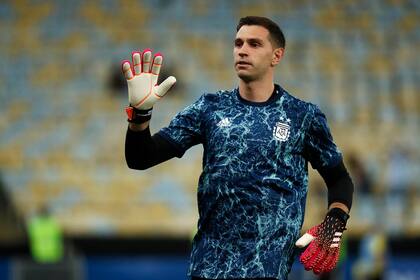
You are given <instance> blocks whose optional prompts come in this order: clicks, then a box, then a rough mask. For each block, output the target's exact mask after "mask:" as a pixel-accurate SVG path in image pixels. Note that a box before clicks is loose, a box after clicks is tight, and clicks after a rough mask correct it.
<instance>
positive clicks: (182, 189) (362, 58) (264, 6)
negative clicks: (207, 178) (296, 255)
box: [0, 0, 420, 280]
mask: <svg viewBox="0 0 420 280" xmlns="http://www.w3.org/2000/svg"><path fill="white" fill-rule="evenodd" d="M246 15H262V16H267V17H269V18H272V19H273V20H275V21H276V22H277V23H278V24H279V25H280V27H281V28H282V30H284V32H285V36H286V40H287V41H288V46H286V52H285V56H284V59H283V61H282V63H281V64H280V65H279V69H278V71H277V72H278V73H277V74H278V76H277V78H276V81H277V82H279V83H280V84H281V85H282V86H283V87H284V88H285V89H286V90H288V91H290V92H292V93H293V94H295V95H296V96H297V97H299V98H302V99H304V100H307V101H310V102H313V103H316V104H318V105H319V106H320V108H321V110H322V111H323V112H325V114H326V116H327V118H328V123H329V124H330V126H331V130H332V134H333V135H334V137H335V139H334V140H335V142H336V143H337V144H338V145H339V146H340V148H342V150H343V153H344V159H345V161H346V164H347V165H348V166H349V172H350V175H351V176H352V178H353V180H354V182H355V186H356V189H355V198H354V204H353V207H352V211H351V218H350V220H349V226H348V228H349V229H350V230H349V231H348V232H347V234H348V237H349V238H348V243H347V244H348V247H347V262H346V265H345V266H344V267H343V268H344V273H343V279H352V278H353V279H356V278H355V277H356V275H355V274H354V275H353V276H352V273H351V271H355V270H353V267H354V262H355V261H356V260H358V259H359V258H360V257H362V255H368V254H365V253H362V252H365V250H364V249H363V250H362V249H360V250H359V248H361V247H364V248H368V247H369V246H371V245H369V246H364V245H361V244H374V243H380V242H377V241H373V240H378V237H373V236H380V235H381V234H383V235H385V236H386V240H387V241H386V244H387V246H386V247H387V250H386V252H387V258H386V262H385V264H384V274H383V278H384V279H392V280H395V279H403V277H405V278H404V279H420V271H419V269H418V263H420V253H419V252H420V242H419V239H420V141H418V139H420V63H419V46H420V2H419V1H416V0H366V1H357V0H343V1H332V0H320V1H306V0H293V1H292V0H290V1H277V0H265V1H257V0H246V1H245V0H235V1H224V0H214V1H205V0H196V1H192V0H191V1H189V0H175V1H166V0H161V1H148V0H143V1H141V0H138V1H137V0H128V1H120V0H93V1H82V0H73V1H52V0H45V1H38V0H14V1H11V0H5V1H1V2H0V113H1V118H0V170H1V175H2V179H3V188H2V191H1V193H0V226H1V230H0V279H7V280H9V279H17V278H12V277H16V275H17V274H18V273H19V272H18V271H17V270H16V267H19V265H16V264H17V263H19V260H22V259H25V258H29V257H30V256H31V251H30V245H29V243H27V238H26V237H27V236H28V232H25V226H24V224H25V223H24V222H23V221H28V219H29V218H30V217H31V216H32V214H33V213H34V211H39V210H40V209H41V206H42V205H48V208H49V211H50V214H51V215H52V216H53V217H54V218H55V219H56V221H57V223H58V224H59V227H60V228H61V230H62V234H63V236H66V238H67V237H68V238H69V240H70V241H71V243H72V244H73V245H74V248H75V250H76V251H77V252H78V254H80V255H81V256H82V257H81V259H82V260H81V261H80V266H78V267H79V268H80V271H81V273H79V274H78V275H81V276H80V277H82V278H84V279H87V280H89V279H105V280H107V279H149V280H158V279H159V280H160V279H173V280H177V279H185V271H186V268H187V266H188V264H187V259H188V256H187V254H188V251H189V249H188V246H189V244H190V242H189V237H190V235H191V232H192V231H194V228H195V226H196V223H197V216H196V213H197V209H196V196H195V195H196V186H197V178H198V176H199V173H200V170H201V155H202V148H201V147H197V148H195V149H194V150H193V151H191V152H189V153H188V154H186V155H185V156H184V157H183V158H182V159H180V160H175V161H171V162H167V163H165V164H164V165H162V166H158V167H155V168H153V169H151V170H150V171H148V172H134V171H131V170H129V169H128V168H127V166H126V164H125V160H124V137H122V135H124V134H125V131H126V129H127V123H126V116H125V112H124V107H125V106H126V105H127V96H126V95H125V92H126V91H125V89H124V88H121V87H124V86H125V84H124V83H122V84H121V81H124V78H123V77H122V75H121V76H119V75H120V74H119V73H120V70H121V69H120V67H121V65H120V62H121V60H123V59H128V58H129V57H127V54H129V53H130V51H131V50H135V49H137V50H143V49H145V48H152V49H153V51H154V52H158V51H160V52H162V53H163V54H164V56H165V60H164V63H165V67H164V68H163V69H166V70H167V73H162V75H161V78H162V79H165V78H166V77H167V76H169V75H174V76H176V77H177V79H178V82H177V84H176V86H175V87H174V89H173V90H171V92H170V94H168V95H167V96H166V97H165V99H166V98H168V99H167V100H165V102H161V103H159V104H157V105H156V106H158V107H159V108H156V110H154V112H153V114H154V115H153V119H152V124H151V129H152V133H153V132H154V131H153V129H156V128H159V127H162V126H164V125H166V124H168V122H169V120H170V119H171V118H172V117H173V116H174V115H175V113H176V112H178V111H180V110H181V109H182V108H184V107H185V106H186V105H187V104H190V103H192V102H194V101H195V100H196V99H197V98H198V96H199V95H201V94H202V93H203V92H212V91H213V90H215V89H219V88H226V89H231V88H233V87H235V86H236V80H235V75H234V71H233V68H232V66H231V65H232V51H233V41H232V40H231V38H234V34H235V30H234V28H230V27H232V26H235V25H236V23H237V21H238V19H239V18H240V17H243V16H246ZM227 27H229V28H227ZM161 174H165V177H163V178H162V176H161ZM320 180H321V179H320V178H319V177H317V175H316V172H312V171H311V174H310V178H309V198H308V203H307V206H306V213H307V217H306V220H308V221H311V224H304V226H303V230H307V229H308V227H309V226H310V225H312V224H315V223H316V222H318V221H319V222H320V221H321V219H322V217H323V216H322V215H323V213H325V209H321V208H322V207H320V205H326V201H324V200H323V197H324V196H322V195H319V193H320V192H324V191H325V186H324V185H323V184H321V183H319V182H322V180H321V181H320ZM3 202H4V203H3ZM308 215H310V217H308ZM378 223H381V228H380V232H377V231H371V229H372V227H376V226H377V224H378ZM379 239H380V238H379ZM364 240H370V241H364ZM374 247H375V246H374ZM373 255H374V254H372V258H371V259H372V264H373V263H374V261H373V259H374V258H373ZM362 258H363V257H362ZM19 264H20V265H21V266H20V268H22V266H23V265H27V263H26V262H25V263H23V262H20V263H19ZM292 270H293V273H292V274H291V277H290V279H314V278H310V277H312V276H306V274H304V273H303V271H302V267H301V266H300V265H299V263H298V262H296V263H295V265H294V267H293V268H292ZM356 270H357V269H356ZM361 270H363V269H361ZM21 271H22V270H21ZM302 275H304V276H302ZM294 276H296V277H295V278H293V277H294ZM303 277H307V278H303ZM337 279H339V278H337Z"/></svg>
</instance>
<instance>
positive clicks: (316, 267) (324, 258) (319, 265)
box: [312, 251, 331, 274]
mask: <svg viewBox="0 0 420 280" xmlns="http://www.w3.org/2000/svg"><path fill="white" fill-rule="evenodd" d="M330 255H331V253H330V252H329V251H322V254H321V255H320V256H319V259H318V260H315V262H314V263H313V268H312V269H313V271H314V273H315V274H320V273H322V272H324V267H325V264H326V263H327V262H328V261H329V259H330Z"/></svg>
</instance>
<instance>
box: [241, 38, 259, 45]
mask: <svg viewBox="0 0 420 280" xmlns="http://www.w3.org/2000/svg"><path fill="white" fill-rule="evenodd" d="M237 41H247V42H251V43H260V44H262V43H263V40H261V39H259V38H247V39H245V40H244V39H242V38H235V41H234V42H237Z"/></svg>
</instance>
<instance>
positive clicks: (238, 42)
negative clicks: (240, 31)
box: [234, 40, 242, 47]
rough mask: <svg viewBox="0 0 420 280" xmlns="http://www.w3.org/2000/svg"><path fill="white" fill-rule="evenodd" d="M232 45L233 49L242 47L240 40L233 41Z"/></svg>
mask: <svg viewBox="0 0 420 280" xmlns="http://www.w3.org/2000/svg"><path fill="white" fill-rule="evenodd" d="M234 45H235V47H240V46H242V41H241V40H235V42H234Z"/></svg>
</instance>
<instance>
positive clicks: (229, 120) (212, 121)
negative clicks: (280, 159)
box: [205, 106, 305, 158]
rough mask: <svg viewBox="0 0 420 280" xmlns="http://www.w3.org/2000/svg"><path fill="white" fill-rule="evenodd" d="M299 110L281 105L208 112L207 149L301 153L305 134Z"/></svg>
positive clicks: (234, 153) (251, 155)
mask: <svg viewBox="0 0 420 280" xmlns="http://www.w3.org/2000/svg"><path fill="white" fill-rule="evenodd" d="M303 120H304V118H303V117H302V114H300V113H299V112H297V113H296V112H292V111H287V110H284V109H282V108H281V107H275V106H273V107H268V108H261V107H251V106H249V107H240V108H222V109H219V110H215V111H213V112H211V113H210V114H209V115H208V118H207V121H206V135H207V136H208V137H206V139H207V141H206V143H205V145H206V146H207V148H208V149H207V150H209V151H213V152H214V153H216V154H224V155H225V156H246V157H249V158H254V157H258V156H259V155H263V156H264V157H265V158H267V157H269V156H282V155H287V154H296V153H300V152H301V151H302V149H303V138H304V133H305V127H304V121H303Z"/></svg>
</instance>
